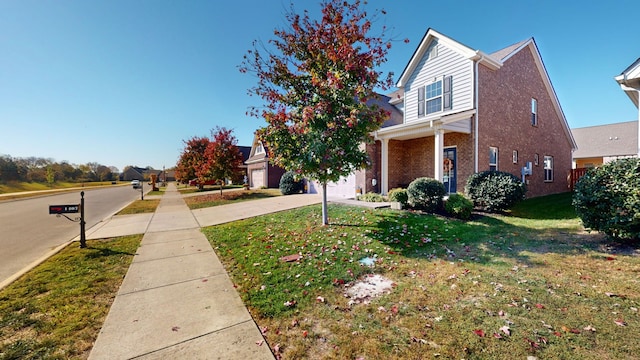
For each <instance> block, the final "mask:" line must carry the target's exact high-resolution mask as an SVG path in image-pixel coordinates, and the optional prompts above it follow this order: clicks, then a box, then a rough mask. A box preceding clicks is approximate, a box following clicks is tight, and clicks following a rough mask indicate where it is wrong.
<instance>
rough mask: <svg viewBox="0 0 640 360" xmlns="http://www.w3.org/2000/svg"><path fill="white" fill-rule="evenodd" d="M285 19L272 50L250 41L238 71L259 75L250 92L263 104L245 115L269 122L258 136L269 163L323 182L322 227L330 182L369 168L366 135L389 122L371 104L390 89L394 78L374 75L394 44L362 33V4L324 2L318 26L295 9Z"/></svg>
mask: <svg viewBox="0 0 640 360" xmlns="http://www.w3.org/2000/svg"><path fill="white" fill-rule="evenodd" d="M379 14H384V11H379V12H377V13H376V15H375V16H377V15H379ZM286 19H287V21H288V22H289V23H290V28H289V29H286V30H275V31H274V35H275V37H276V39H274V40H270V41H269V45H270V48H269V49H267V48H266V47H261V48H260V49H258V45H259V44H258V43H257V42H254V44H253V48H254V49H253V50H250V51H249V52H248V54H247V55H245V57H244V61H243V63H242V65H241V66H240V71H241V72H253V73H255V74H256V75H257V78H258V84H257V85H256V86H255V87H253V88H251V89H249V94H250V95H257V96H259V97H261V98H262V99H263V100H264V102H265V104H264V107H253V108H251V110H250V111H249V114H250V115H252V116H255V117H262V118H264V119H265V120H266V121H267V126H266V127H264V128H261V129H259V130H258V137H259V138H260V140H261V141H262V142H263V143H265V144H266V145H267V147H268V149H269V158H270V159H271V161H272V162H274V163H275V164H277V165H279V166H281V167H283V168H285V169H286V170H293V171H295V172H296V173H297V174H298V175H299V176H303V177H308V178H310V179H312V180H317V181H318V182H320V184H321V185H322V193H323V201H322V223H323V224H324V225H327V224H328V216H327V198H326V196H327V195H326V194H327V191H326V190H327V183H328V182H331V181H338V180H339V179H340V178H341V177H343V176H347V175H349V174H351V173H353V172H354V171H356V170H358V169H362V168H364V167H366V166H368V165H369V164H370V160H369V158H368V155H367V153H366V151H365V149H364V147H362V146H361V145H362V144H363V143H366V142H371V141H372V139H371V136H370V134H371V132H372V131H375V130H377V129H378V128H379V127H380V126H381V125H382V123H383V121H384V120H385V119H386V118H387V117H388V116H389V114H388V113H387V112H386V111H385V110H383V109H381V108H379V107H377V106H376V105H375V104H372V102H370V101H369V100H371V99H373V98H375V96H376V94H375V92H374V89H375V88H376V87H380V88H382V89H383V90H386V89H388V88H389V87H390V86H391V85H392V74H387V76H386V77H384V79H383V78H382V77H383V74H382V73H381V72H378V71H376V67H378V66H380V65H381V64H382V63H383V62H385V61H386V55H387V52H388V50H389V49H390V48H391V43H390V42H389V41H385V40H383V36H384V34H385V31H386V28H382V33H381V35H380V36H377V37H372V36H368V35H367V33H368V32H369V30H370V29H371V26H372V22H371V20H369V18H368V17H367V13H366V11H364V10H363V9H362V8H361V1H359V0H356V1H353V2H349V1H343V0H325V1H323V2H322V19H321V20H312V19H311V18H310V16H309V14H308V12H306V11H305V13H304V15H303V16H300V15H298V14H295V13H294V11H293V9H292V10H291V11H290V12H289V13H287V14H286Z"/></svg>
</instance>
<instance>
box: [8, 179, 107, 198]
mask: <svg viewBox="0 0 640 360" xmlns="http://www.w3.org/2000/svg"><path fill="white" fill-rule="evenodd" d="M98 186H115V185H113V184H111V181H101V182H85V183H71V182H56V183H53V184H43V183H36V182H16V181H11V182H7V183H3V182H0V195H2V196H0V201H2V200H12V199H21V198H26V197H33V196H39V195H42V194H41V193H37V191H44V190H47V191H49V192H48V193H49V194H51V193H57V192H66V191H71V190H75V188H82V187H98ZM51 190H54V191H51ZM27 191H36V193H28V194H21V193H20V192H27Z"/></svg>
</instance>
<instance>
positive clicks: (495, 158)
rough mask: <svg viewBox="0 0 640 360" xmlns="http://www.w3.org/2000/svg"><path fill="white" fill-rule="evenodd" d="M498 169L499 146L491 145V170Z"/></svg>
mask: <svg viewBox="0 0 640 360" xmlns="http://www.w3.org/2000/svg"><path fill="white" fill-rule="evenodd" d="M497 170H498V148H497V147H493V146H492V147H489V171H497Z"/></svg>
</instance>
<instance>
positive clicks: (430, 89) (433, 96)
mask: <svg viewBox="0 0 640 360" xmlns="http://www.w3.org/2000/svg"><path fill="white" fill-rule="evenodd" d="M451 90H452V77H451V76H445V77H442V78H440V80H437V81H434V82H432V83H431V84H428V85H427V86H425V87H420V88H418V116H424V115H429V114H434V113H437V112H440V111H445V110H451V109H452V105H453V104H452V101H451V99H452V96H451V93H452V91H451Z"/></svg>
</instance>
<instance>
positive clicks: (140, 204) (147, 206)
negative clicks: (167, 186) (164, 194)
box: [116, 199, 160, 215]
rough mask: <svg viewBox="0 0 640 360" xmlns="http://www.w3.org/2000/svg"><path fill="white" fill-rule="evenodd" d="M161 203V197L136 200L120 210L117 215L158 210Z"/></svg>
mask: <svg viewBox="0 0 640 360" xmlns="http://www.w3.org/2000/svg"><path fill="white" fill-rule="evenodd" d="M159 204H160V199H145V200H136V201H134V202H132V203H131V204H129V205H127V207H125V208H124V209H122V210H120V211H119V212H118V213H117V214H116V215H129V214H144V213H152V212H155V211H156V208H158V205H159Z"/></svg>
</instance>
